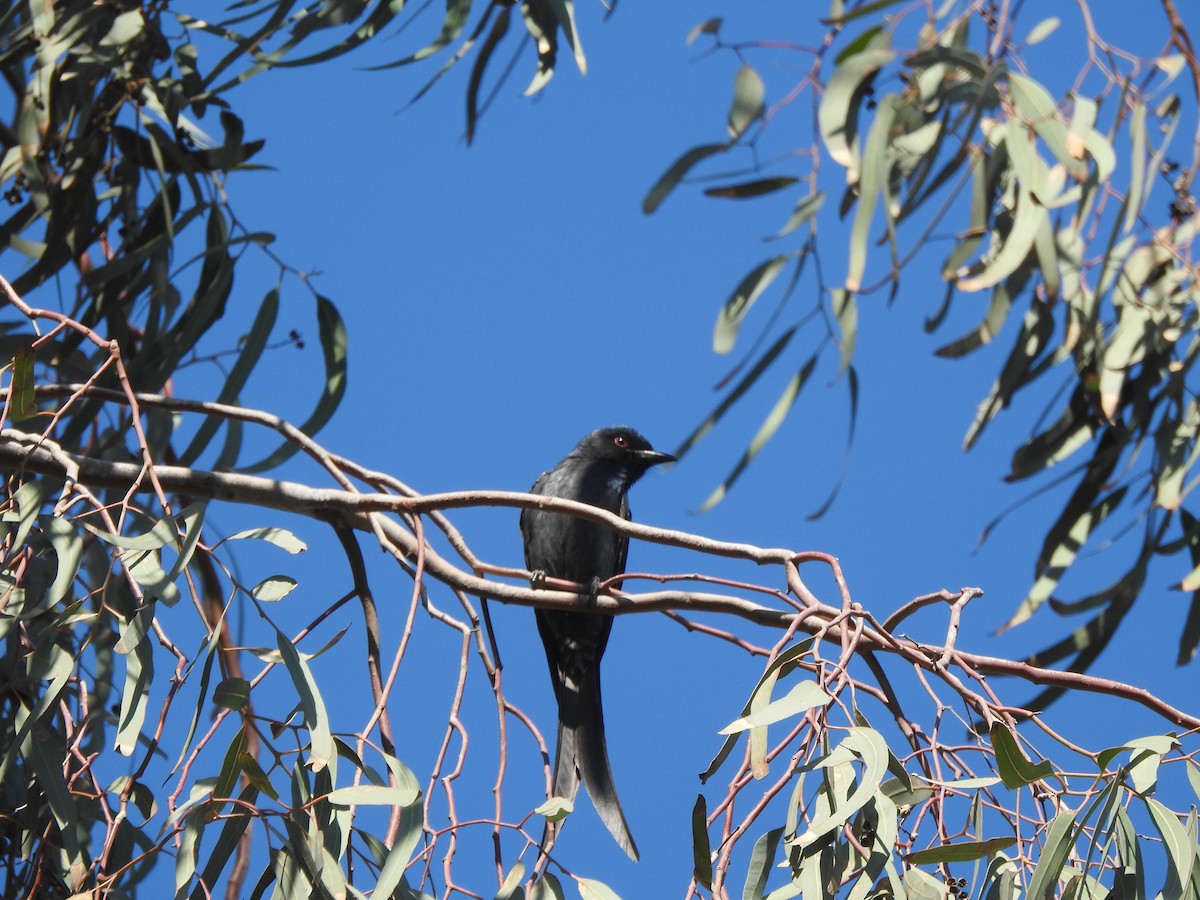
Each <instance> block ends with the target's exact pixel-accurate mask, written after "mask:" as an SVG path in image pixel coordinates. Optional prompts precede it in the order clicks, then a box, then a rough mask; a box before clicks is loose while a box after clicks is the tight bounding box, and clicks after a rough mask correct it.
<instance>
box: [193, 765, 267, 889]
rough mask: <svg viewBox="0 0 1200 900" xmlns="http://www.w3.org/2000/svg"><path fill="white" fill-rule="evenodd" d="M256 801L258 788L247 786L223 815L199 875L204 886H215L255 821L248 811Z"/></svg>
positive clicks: (251, 785)
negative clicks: (222, 821)
mask: <svg viewBox="0 0 1200 900" xmlns="http://www.w3.org/2000/svg"><path fill="white" fill-rule="evenodd" d="M257 799H258V788H257V787H255V786H254V785H253V784H247V785H246V786H245V787H243V788H242V791H241V793H240V794H239V795H238V800H239V803H236V804H232V805H231V808H230V810H229V811H228V812H227V813H226V814H225V821H224V824H223V825H222V826H221V832H220V834H219V835H218V836H217V842H216V844H214V845H213V849H212V853H210V854H209V855H208V863H207V864H206V865H205V866H204V871H203V872H202V873H201V874H200V880H201V881H202V882H203V883H204V884H216V883H217V882H218V881H219V880H220V877H221V873H222V872H223V871H224V870H225V866H226V865H227V864H228V863H229V860H230V858H231V857H232V856H233V854H234V851H236V850H237V845H238V842H239V841H240V840H241V839H242V835H243V834H245V832H246V829H247V828H248V827H249V826H250V823H251V822H253V821H255V820H256V817H255V816H254V815H252V814H251V812H250V809H251V808H252V807H254V805H255V801H256V800H257ZM197 849H198V848H197Z"/></svg>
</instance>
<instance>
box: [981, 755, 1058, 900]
mask: <svg viewBox="0 0 1200 900" xmlns="http://www.w3.org/2000/svg"><path fill="white" fill-rule="evenodd" d="M994 737H995V733H994V732H993V739H994ZM1078 814H1079V813H1078V811H1077V810H1073V809H1070V808H1069V807H1063V808H1062V810H1061V811H1060V812H1059V813H1058V815H1056V816H1055V817H1054V819H1053V820H1052V821H1051V822H1050V827H1049V828H1047V829H1046V837H1045V840H1044V841H1043V842H1042V852H1041V856H1040V857H1039V858H1038V863H1037V868H1035V869H1034V872H1033V878H1032V880H1031V881H1030V883H1029V892H1028V893H1027V894H1026V896H1027V897H1029V898H1030V900H1050V898H1052V897H1053V896H1054V888H1055V885H1057V884H1058V879H1059V876H1060V875H1061V874H1062V870H1063V866H1064V865H1065V864H1066V862H1067V857H1068V856H1069V855H1070V853H1071V849H1072V848H1073V847H1074V845H1075V817H1076V816H1077V815H1078Z"/></svg>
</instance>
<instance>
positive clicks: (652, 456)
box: [637, 450, 675, 466]
mask: <svg viewBox="0 0 1200 900" xmlns="http://www.w3.org/2000/svg"><path fill="white" fill-rule="evenodd" d="M637 455H638V459H640V460H641V461H642V462H644V463H645V464H646V465H648V466H657V465H659V464H660V463H669V462H675V457H674V456H672V455H671V454H670V453H661V452H659V451H658V450H639V451H637Z"/></svg>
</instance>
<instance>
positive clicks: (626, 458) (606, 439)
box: [572, 425, 675, 482]
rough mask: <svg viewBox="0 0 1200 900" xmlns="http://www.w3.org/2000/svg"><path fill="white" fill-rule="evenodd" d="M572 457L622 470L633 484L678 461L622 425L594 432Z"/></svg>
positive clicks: (577, 448)
mask: <svg viewBox="0 0 1200 900" xmlns="http://www.w3.org/2000/svg"><path fill="white" fill-rule="evenodd" d="M572 456H579V457H582V458H584V459H588V460H596V461H600V462H605V463H608V464H610V465H613V466H616V467H617V468H620V469H623V470H625V471H626V472H627V473H628V474H629V476H630V482H632V481H636V480H637V479H638V478H640V477H641V476H642V475H643V474H644V473H645V471H646V470H647V469H649V468H650V467H651V466H657V465H659V464H660V463H666V462H674V461H675V457H674V456H672V455H671V454H670V453H661V452H659V451H658V450H655V449H654V448H653V447H651V446H650V442H649V441H648V440H646V439H645V438H644V437H642V436H641V435H640V434H638V433H637V432H636V431H634V430H633V429H632V428H626V427H625V426H623V425H621V426H618V427H616V428H601V429H599V430H598V431H593V432H592V433H591V434H589V435H588V436H587V437H585V438H584V439H583V440H582V441H580V442H579V446H577V447H576V448H575V452H574V453H573V454H572Z"/></svg>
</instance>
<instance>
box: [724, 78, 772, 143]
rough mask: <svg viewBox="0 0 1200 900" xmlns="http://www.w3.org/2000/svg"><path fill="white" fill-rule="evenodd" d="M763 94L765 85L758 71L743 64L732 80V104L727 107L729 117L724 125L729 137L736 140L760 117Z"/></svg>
mask: <svg viewBox="0 0 1200 900" xmlns="http://www.w3.org/2000/svg"><path fill="white" fill-rule="evenodd" d="M765 96H766V87H765V86H764V85H763V80H762V78H760V77H759V74H758V72H756V71H754V69H753V68H751V67H750V66H748V65H745V64H743V65H742V67H741V68H740V69H738V72H737V75H736V76H735V77H734V80H733V104H732V105H731V106H730V107H729V119H728V121H727V122H726V125H725V130H726V131H727V132H728V133H729V137H730V138H731V139H733V140H737V139H738V138H739V137H741V136H742V135H743V134H744V133H745V131H746V129H747V128H749V127H750V126H751V125H753V124H754V123H755V122H756V121H758V119H760V118H761V117H762V114H763V110H764V109H765V106H764V103H763V98H764V97H765Z"/></svg>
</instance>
